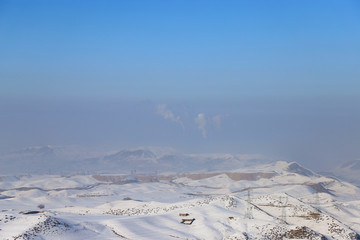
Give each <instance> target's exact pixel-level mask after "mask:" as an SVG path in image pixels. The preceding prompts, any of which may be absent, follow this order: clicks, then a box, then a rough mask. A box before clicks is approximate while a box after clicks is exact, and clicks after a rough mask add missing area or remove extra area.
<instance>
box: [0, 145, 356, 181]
mask: <svg viewBox="0 0 360 240" xmlns="http://www.w3.org/2000/svg"><path fill="white" fill-rule="evenodd" d="M275 161H276V159H270V158H267V157H265V156H263V155H256V154H253V155H245V154H243V155H241V154H176V153H173V151H155V150H152V149H147V148H138V149H124V150H121V151H115V152H112V153H88V152H81V151H78V150H76V149H74V148H66V147H58V146H33V147H27V148H23V149H20V150H17V151H14V152H11V153H9V154H6V155H3V156H0V174H2V175H9V174H75V173H77V174H79V173H80V174H130V173H134V172H137V173H138V174H152V175H153V174H156V173H176V174H178V173H184V172H221V171H222V172H226V171H232V170H234V169H241V168H247V169H248V168H249V167H250V168H251V166H255V167H256V166H257V165H262V164H265V163H271V162H275ZM287 170H288V171H289V172H293V173H297V174H300V175H304V176H312V175H313V174H314V173H313V172H311V171H310V170H308V169H305V168H302V167H301V166H300V165H299V164H297V163H291V164H290V165H289V166H288V169H287ZM326 175H328V176H332V177H337V178H340V179H344V180H346V181H348V182H351V183H353V184H355V185H357V186H360V160H354V161H350V162H347V163H344V164H342V165H341V166H339V167H337V168H336V169H334V170H333V171H331V172H330V173H327V174H326Z"/></svg>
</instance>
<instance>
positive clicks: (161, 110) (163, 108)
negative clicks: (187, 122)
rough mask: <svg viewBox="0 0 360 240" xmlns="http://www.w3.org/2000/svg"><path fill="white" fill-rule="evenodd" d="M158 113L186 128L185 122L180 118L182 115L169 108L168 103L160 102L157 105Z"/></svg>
mask: <svg viewBox="0 0 360 240" xmlns="http://www.w3.org/2000/svg"><path fill="white" fill-rule="evenodd" d="M157 113H158V114H159V115H161V116H162V117H163V118H165V119H167V120H170V121H173V122H175V123H177V124H179V125H180V126H181V127H182V128H183V129H184V128H185V127H184V124H183V122H182V121H181V119H180V117H179V116H176V115H175V114H174V113H173V112H172V111H170V110H169V109H167V106H166V104H159V105H158V106H157Z"/></svg>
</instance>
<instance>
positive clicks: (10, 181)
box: [0, 162, 360, 240]
mask: <svg viewBox="0 0 360 240" xmlns="http://www.w3.org/2000/svg"><path fill="white" fill-rule="evenodd" d="M0 179H1V181H0V240H5V239H6V240H7V239H26V240H29V239H34V240H35V239H43V240H47V239H49V240H55V239H132V240H134V239H136V240H138V239H206V240H208V239H210V240H211V239H214V240H215V239H216V240H217V239H229V240H230V239H233V240H235V239H264V240H265V239H360V237H359V235H358V233H360V218H359V216H360V200H359V199H360V189H359V188H358V187H356V186H354V185H352V184H350V183H347V182H343V181H340V180H337V179H333V178H327V177H324V176H321V175H318V174H314V173H312V172H311V171H309V170H307V169H303V168H302V167H301V166H299V165H298V164H294V163H285V162H277V163H274V164H266V165H265V164H264V165H261V164H260V165H258V166H257V167H255V166H251V168H245V167H244V168H242V169H237V170H232V171H229V172H207V173H204V172H201V173H194V172H192V173H189V174H186V173H183V174H174V175H169V174H168V175H161V174H160V173H158V174H157V175H156V176H150V175H147V176H145V175H138V176H137V175H135V176H131V178H130V177H128V178H126V177H124V175H116V174H113V175H72V176H60V175H20V176H1V178H0ZM41 205H43V206H41ZM181 214H187V216H180V215H181ZM183 219H185V220H186V219H194V220H193V221H192V223H191V224H190V225H187V224H182V223H181V222H182V221H183ZM185 222H186V221H185Z"/></svg>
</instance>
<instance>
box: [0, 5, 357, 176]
mask: <svg viewBox="0 0 360 240" xmlns="http://www.w3.org/2000/svg"><path fill="white" fill-rule="evenodd" d="M359 43H360V3H359V2H358V1H310V0H309V1H308V0H304V1H289V0H286V1H269V0H266V1H254V0H251V1H209V0H207V1H175V0H174V1H160V0H159V1H95V0H93V1H65V0H62V1H57V0H54V1H4V0H0V83H1V87H0V101H1V102H0V111H1V119H0V130H1V135H0V144H1V151H7V150H9V149H15V148H18V147H24V146H28V145H44V144H51V145H73V144H75V145H89V146H100V145H101V146H105V145H107V146H111V147H113V148H115V149H116V148H118V149H121V148H125V147H135V146H146V145H151V146H154V145H156V146H171V147H174V148H177V149H179V150H181V151H184V152H234V153H262V154H268V155H273V156H276V157H281V158H285V159H288V160H296V161H299V162H301V163H303V164H305V165H306V164H307V166H308V167H311V166H313V167H315V168H318V169H320V168H322V167H323V166H324V165H326V164H325V163H329V165H336V163H337V162H341V161H345V160H352V159H354V158H360V150H359V147H358V146H359V145H360V109H359V106H360V44H359ZM159 109H160V111H159Z"/></svg>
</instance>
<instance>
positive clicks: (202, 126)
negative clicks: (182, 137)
mask: <svg viewBox="0 0 360 240" xmlns="http://www.w3.org/2000/svg"><path fill="white" fill-rule="evenodd" d="M195 123H196V125H197V127H198V129H199V130H200V131H201V134H202V136H203V138H206V137H207V133H206V117H205V114H203V113H199V114H198V115H197V117H196V118H195Z"/></svg>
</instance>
